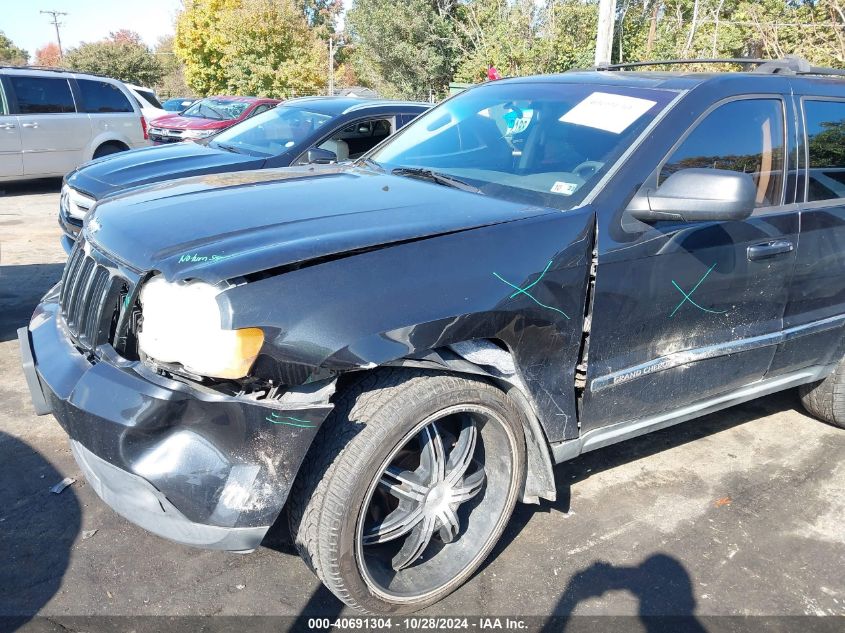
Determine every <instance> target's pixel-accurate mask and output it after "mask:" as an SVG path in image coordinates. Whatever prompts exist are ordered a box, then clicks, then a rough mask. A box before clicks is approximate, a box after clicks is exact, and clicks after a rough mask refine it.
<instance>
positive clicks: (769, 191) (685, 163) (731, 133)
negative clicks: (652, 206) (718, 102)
mask: <svg viewBox="0 0 845 633" xmlns="http://www.w3.org/2000/svg"><path fill="white" fill-rule="evenodd" d="M783 161H784V124H783V106H782V104H781V101H780V99H742V100H739V101H731V102H729V103H726V104H724V105H722V106H719V107H718V108H716V109H715V110H713V112H711V113H710V114H709V115H708V116H707V117H706V118H705V119H704V120H703V121H701V123H699V124H698V126H697V127H696V128H695V129H694V130H693V131H692V132H691V133H690V135H689V136H687V138H686V139H685V140H684V142H683V143H682V144H681V146H680V147H678V149H677V150H675V152H674V153H673V154H672V155H671V156H670V157H669V159H668V160H667V161H666V162H665V163H664V165H663V167H662V169H661V170H660V176H659V178H658V185H659V184H660V183H662V182H663V181H664V180H666V179H667V178H668V177H669V176H670V175H672V174H673V173H675V172H676V171H679V170H681V169H687V168H690V167H698V168H710V169H727V170H730V171H740V172H744V173H746V174H751V176H752V177H753V179H754V184H755V185H756V187H757V205H756V206H757V207H758V208H759V207H769V206H774V205H778V204H780V202H781V196H782V192H783Z"/></svg>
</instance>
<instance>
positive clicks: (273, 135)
mask: <svg viewBox="0 0 845 633" xmlns="http://www.w3.org/2000/svg"><path fill="white" fill-rule="evenodd" d="M331 120H332V117H331V116H330V115H328V114H319V113H317V112H311V111H309V110H303V109H302V108H297V107H293V106H277V107H275V108H272V109H270V110H267V112H262V113H261V114H258V115H256V116H254V117H252V118H249V119H247V120H246V121H244V122H243V123H238V124H237V125H234V126H232V127H230V128H229V129H228V130H225V131H224V132H221V133H220V134H218V135H217V136H215V137H214V142H213V143H212V145H225V146H226V147H227V148H229V149H236V150H238V151H244V152H247V153H251V154H259V155H261V156H276V155H278V154H281V153H283V152H286V151H288V150H290V149H295V148H297V147H298V146H299V145H300V144H302V142H303V141H304V140H306V139H307V138H309V137H310V136H311V135H312V134H313V133H314V132H315V131H316V130H317V129H319V128H320V127H322V126H323V125H325V124H326V123H327V122H328V121H331Z"/></svg>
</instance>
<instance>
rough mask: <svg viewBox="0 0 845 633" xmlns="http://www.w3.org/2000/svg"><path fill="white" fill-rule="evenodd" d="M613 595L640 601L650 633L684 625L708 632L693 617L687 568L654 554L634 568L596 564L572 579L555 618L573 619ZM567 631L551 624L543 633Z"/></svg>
mask: <svg viewBox="0 0 845 633" xmlns="http://www.w3.org/2000/svg"><path fill="white" fill-rule="evenodd" d="M609 591H627V592H629V593H630V594H631V595H632V596H634V597H635V598H636V599H637V601H638V602H639V607H638V615H639V616H640V619H641V621H642V624H643V628H644V629H645V630H646V631H647V632H648V633H664V632H666V633H668V632H669V631H677V630H680V629H679V625H681V624H683V628H682V630H683V631H688V632H689V633H699V632H700V633H704V632H705V628H704V627H703V626H701V624H700V623H699V622H698V620H696V618H695V617H694V616H693V613H694V612H695V597H694V596H693V593H692V579H691V578H690V575H689V573H688V572H687V570H686V568H685V567H684V566H683V564H681V562H680V561H679V560H678V559H676V558H674V557H673V556H669V555H668V554H659V553H658V554H652V555H651V556H649V557H648V558H646V559H645V560H644V561H643V562H642V563H640V564H639V565H634V566H630V567H628V566H624V565H621V566H617V565H611V564H610V563H606V562H604V561H597V562H595V563H593V564H592V565H590V566H589V567H587V568H586V569H582V570H580V571H578V572H576V573H575V574H573V575H572V577H571V578H570V579H569V583H568V584H567V585H566V589H565V590H564V592H563V594H562V595H561V597H560V599H559V600H558V603H557V605H556V606H555V610H554V612H553V613H552V615H563V616H570V615H571V614H572V613H573V612H574V611H575V607H577V606H578V604H579V603H581V602H584V601H586V600H589V599H590V598H597V597H601V596H603V595H604V594H605V593H607V592H609ZM665 616H670V618H671V619H668V620H667V619H666V617H665ZM626 627H627V625H626ZM566 629H567V627H566V625H565V624H564V625H563V626H561V622H560V621H555V620H550V621H549V622H548V623H547V624H546V626H545V627H544V628H543V630H542V631H543V633H551V632H552V631H554V632H555V633H557V631H561V630H566Z"/></svg>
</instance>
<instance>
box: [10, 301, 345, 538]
mask: <svg viewBox="0 0 845 633" xmlns="http://www.w3.org/2000/svg"><path fill="white" fill-rule="evenodd" d="M58 288H59V286H56V287H55V288H54V289H53V290H51V291H50V292H49V293H48V294H47V296H45V297H44V299H43V300H42V303H41V304H40V305H39V306H38V308H37V309H36V311H35V314H34V315H33V318H32V321H31V322H30V325H29V328H21V329H20V330H19V331H18V338H19V342H20V345H21V356H22V360H23V363H22V364H23V368H24V373H25V375H26V378H27V384H28V385H29V388H30V391H31V393H32V398H33V403H34V404H35V406H36V411H37V412H38V413H39V414H45V413H50V412H52V413H53V414H54V415H55V417H56V419H57V420H58V421H59V423H60V424H61V425H62V427H63V428H64V429H65V431H66V432H67V433H68V435H69V436H70V440H71V448H72V450H73V454H74V457H75V458H76V461H77V463H78V464H79V466H80V468H81V469H82V471H83V472H84V473H85V477H86V479H87V480H88V481H89V483H90V485H91V487H92V488H93V489H94V491H95V492H96V493H97V494H98V495H99V496H100V497H101V498H102V499H103V501H105V502H106V503H107V504H108V505H110V506H111V507H112V508H113V509H114V510H115V511H116V512H118V513H119V514H121V515H123V516H124V517H126V518H127V519H129V520H130V521H132V522H133V523H136V524H138V525H140V526H141V527H143V528H145V529H147V530H149V531H151V532H153V533H155V534H158V535H159V536H163V537H165V538H169V539H171V540H174V541H177V542H180V543H185V544H188V545H194V546H198V547H208V548H214V549H226V550H233V551H245V550H251V549H254V548H255V547H257V546H258V545H259V544H260V543H261V540H262V538H263V537H264V534H265V533H266V531H267V530H268V529H269V527H270V525H272V523H273V522H274V521H275V519H276V517H277V516H278V514H279V512H280V511H281V509H282V507H283V505H284V503H285V501H286V499H287V495H288V492H289V491H290V487H291V485H292V484H293V480H294V477H295V476H296V473H297V471H298V470H299V466H300V464H301V462H302V459H303V457H304V456H305V453H306V452H307V450H308V447H309V446H310V444H311V442H312V440H313V438H314V435H315V434H316V432H317V429H318V428H319V426H320V425H321V424H322V422H323V421H324V420H325V418H326V416H327V415H328V414H329V412H330V411H331V409H332V405H331V404H328V403H326V402H306V403H296V404H288V405H284V404H281V403H276V402H274V403H273V404H271V405H268V404H266V401H255V400H251V399H248V398H244V397H231V396H225V395H221V394H219V393H217V392H212V391H210V390H209V391H203V390H200V389H199V388H195V387H193V386H189V385H187V384H185V383H182V382H177V381H174V380H170V379H167V378H164V377H161V376H159V375H157V374H153V373H151V372H149V370H147V369H145V368H144V367H143V366H141V365H140V364H139V363H137V362H132V361H127V360H126V359H123V358H121V357H119V356H118V355H117V354H116V352H115V351H114V349H113V348H111V347H110V346H108V345H101V346H100V347H99V348H98V349H97V351H96V354H92V353H90V352H89V353H83V352H81V351H79V350H78V349H77V348H76V347H75V346H74V345H73V343H72V342H71V340H70V339H69V338H68V336H67V334H66V333H65V332H66V329H65V325H64V320H63V317H62V316H61V314H60V310H59V306H58V303H57V301H58ZM286 419H295V420H296V421H297V422H296V425H295V426H294V425H292V424H287V423H286V422H285V420H286Z"/></svg>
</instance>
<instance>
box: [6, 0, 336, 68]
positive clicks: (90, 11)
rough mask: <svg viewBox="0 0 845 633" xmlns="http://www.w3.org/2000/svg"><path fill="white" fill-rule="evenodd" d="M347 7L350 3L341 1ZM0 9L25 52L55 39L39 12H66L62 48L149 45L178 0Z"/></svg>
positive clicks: (25, 3)
mask: <svg viewBox="0 0 845 633" xmlns="http://www.w3.org/2000/svg"><path fill="white" fill-rule="evenodd" d="M344 4H345V5H346V6H349V4H351V0H344ZM2 5H3V7H2V10H0V31H3V32H4V33H5V34H6V35H7V36H8V37H9V38H10V39H11V40H12V41H13V42H14V43H15V44H17V45H18V46H20V47H21V48H24V49H26V50H27V51H29V54H30V56H33V57H34V55H35V50H36V49H37V48H41V47H42V46H44V44H46V43H47V42H53V41H55V39H56V31H55V29H54V28H53V25H52V23H51V22H50V20H51V19H52V18H51V17H50V16H49V15H43V14H41V13H39V10H41V9H51V10H52V9H55V10H56V11H66V12H67V14H68V15H65V16H62V17H61V22H62V23H63V24H62V26H61V34H62V46H63V47H64V48H65V49H68V48H71V47H73V46H77V45H78V44H79V43H80V42H93V41H96V40H99V39H102V38H104V37H106V36H107V35H108V34H109V33H110V32H112V31H118V30H120V29H131V30H133V31H137V32H138V33H139V34H140V35H141V37H142V38H143V39H144V41H145V42H146V43H147V44H149V45H150V46H152V45H154V44H155V43H156V41H157V40H158V38H159V37H161V36H162V35H167V34H168V33H172V32H173V21H174V18H175V17H176V14H177V13H178V12H179V9H180V8H181V7H182V2H181V0H38V1H37V2H34V1H33V0H5V1H4V2H2Z"/></svg>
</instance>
